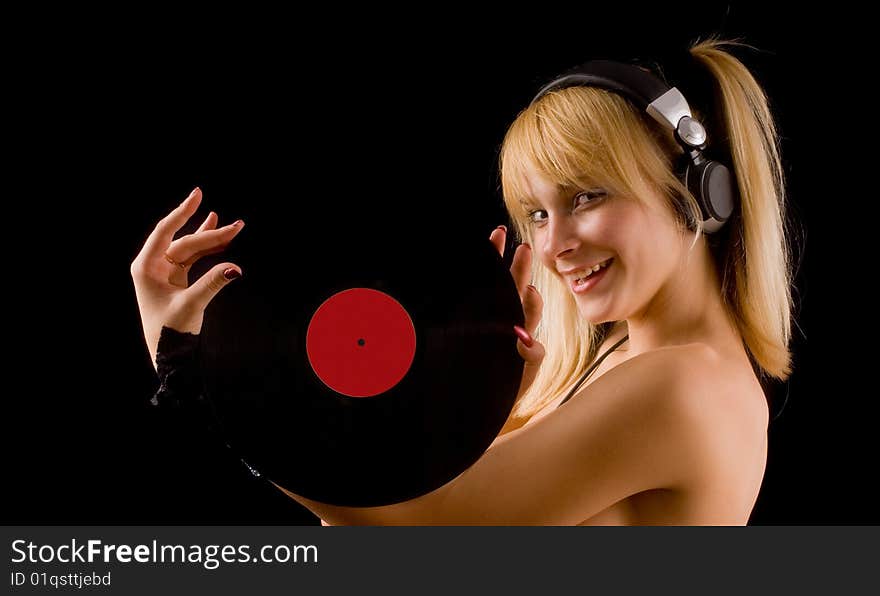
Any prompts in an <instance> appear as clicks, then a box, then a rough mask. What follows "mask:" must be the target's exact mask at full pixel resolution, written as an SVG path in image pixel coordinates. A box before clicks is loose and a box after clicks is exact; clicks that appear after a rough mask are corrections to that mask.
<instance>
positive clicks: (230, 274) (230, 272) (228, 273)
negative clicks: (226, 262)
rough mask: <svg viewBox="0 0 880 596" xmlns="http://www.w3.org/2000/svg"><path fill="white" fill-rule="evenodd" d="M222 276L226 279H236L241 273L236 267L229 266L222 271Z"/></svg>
mask: <svg viewBox="0 0 880 596" xmlns="http://www.w3.org/2000/svg"><path fill="white" fill-rule="evenodd" d="M223 277H225V278H226V279H228V280H233V279H238V278H239V277H241V273H239V272H238V269H233V268H232V267H230V268H229V269H227V270H225V271H224V272H223Z"/></svg>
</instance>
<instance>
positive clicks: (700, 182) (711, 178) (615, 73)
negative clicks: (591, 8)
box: [532, 60, 738, 234]
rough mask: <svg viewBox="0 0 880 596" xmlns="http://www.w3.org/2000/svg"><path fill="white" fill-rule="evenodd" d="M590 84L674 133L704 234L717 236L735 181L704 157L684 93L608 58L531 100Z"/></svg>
mask: <svg viewBox="0 0 880 596" xmlns="http://www.w3.org/2000/svg"><path fill="white" fill-rule="evenodd" d="M576 86H588V87H599V88H602V89H605V90H608V91H613V92H615V93H618V94H619V95H622V96H624V97H626V98H627V99H629V100H630V101H632V102H633V103H634V104H635V105H636V106H638V107H639V109H641V110H643V111H645V112H647V113H648V114H649V115H650V116H651V117H652V118H654V120H656V121H657V122H659V123H660V124H661V125H663V126H664V127H665V128H668V129H671V130H672V131H674V134H675V140H676V141H678V144H679V145H681V147H682V149H684V160H685V161H686V163H685V166H684V179H683V182H684V184H685V185H687V187H688V189H689V190H690V191H691V193H692V194H693V195H694V197H696V199H697V202H698V203H699V204H700V210H701V211H702V215H703V221H702V222H700V227H701V228H702V229H703V232H705V233H707V234H711V233H713V232H717V231H718V230H720V229H721V227H722V226H723V225H724V222H726V221H727V219H728V218H729V217H730V215H731V214H732V213H733V208H734V205H735V204H736V202H737V200H736V199H737V195H738V192H737V185H736V180H735V179H734V178H733V176H732V175H731V173H730V170H729V169H728V168H727V167H726V166H725V165H724V164H722V163H719V162H717V161H714V160H711V159H708V158H706V157H705V156H704V155H703V151H704V150H705V149H706V146H707V144H706V129H705V128H704V127H703V125H702V124H701V123H700V122H699V121H698V120H696V119H694V118H693V117H692V116H691V109H690V106H688V103H687V100H686V99H685V98H684V95H682V94H681V92H680V91H679V90H678V89H676V88H675V87H670V86H669V85H667V84H666V83H664V82H663V81H662V80H661V79H660V78H659V77H657V76H655V75H654V74H652V73H651V72H648V71H647V70H643V69H642V68H640V67H638V66H634V65H631V64H625V63H622V62H615V61H612V60H593V61H591V62H587V63H586V64H583V65H582V66H579V67H577V68H575V69H573V70H571V71H569V72H567V73H565V74H563V75H561V76H560V77H558V78H556V79H554V80H553V81H551V82H550V83H548V84H547V85H545V86H544V87H543V88H541V90H540V91H538V94H537V95H536V96H535V98H534V99H533V100H532V103H535V102H536V101H538V100H539V99H541V98H542V97H543V96H544V95H546V94H547V93H550V92H551V91H556V90H558V89H564V88H566V87H576Z"/></svg>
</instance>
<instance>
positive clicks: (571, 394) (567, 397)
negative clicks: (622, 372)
mask: <svg viewBox="0 0 880 596" xmlns="http://www.w3.org/2000/svg"><path fill="white" fill-rule="evenodd" d="M628 339H629V333H627V334H626V335H624V336H623V339H621V340H620V341H619V342H617V343H616V344H614V345H613V346H611V347H610V348H608V350H606V351H605V353H604V354H602V355H601V356H600V357H599V359H598V360H596V361H595V362H594V363H593V365H592V366H591V367H590V368H588V369H587V372H585V373H584V374H583V376H581V378H580V379H578V382H577V383H575V384H574V387H572V388H571V391H569V392H568V395H566V396H565V399H563V400H562V401H561V402H559V406H561V405H562V404H564V403H565V402H567V401H568V400H570V399H571V398H572V396H573V395H574V394H575V393H577V390H578V389H579V388H580V386H581V385H582V384H583V382H584V381H586V380H587V377H589V376H590V374H591V373H592V372H593V371H594V370H596V367H598V366H599V365H600V364H602V361H603V360H605V358H606V357H607V356H608V354H610V353H611V352H613V351H614V350H616V349H617V348H619V347H620V346H621V344H623V342H625V341H626V340H628ZM559 406H556V407H557V408H558V407H559Z"/></svg>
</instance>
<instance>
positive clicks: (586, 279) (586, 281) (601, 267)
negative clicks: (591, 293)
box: [571, 258, 614, 294]
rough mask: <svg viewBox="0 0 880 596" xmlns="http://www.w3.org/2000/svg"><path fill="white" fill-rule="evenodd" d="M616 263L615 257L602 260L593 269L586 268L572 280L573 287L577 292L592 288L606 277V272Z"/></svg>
mask: <svg viewBox="0 0 880 596" xmlns="http://www.w3.org/2000/svg"><path fill="white" fill-rule="evenodd" d="M613 263H614V259H613V258H611V259H607V260H605V261H602V262H601V263H599V264H598V265H596V266H594V267H593V268H592V269H589V270H586V271H584V272H583V273H581V274H578V276H577V277H576V278H574V279H572V280H571V289H572V290H573V291H574V292H575V293H576V294H581V293H583V292H586V291H588V290H590V289H591V288H592V287H593V286H595V285H596V284H597V283H599V281H600V280H601V279H602V278H603V277H605V273H606V272H607V271H608V269H609V268H610V267H611V265H612V264H613Z"/></svg>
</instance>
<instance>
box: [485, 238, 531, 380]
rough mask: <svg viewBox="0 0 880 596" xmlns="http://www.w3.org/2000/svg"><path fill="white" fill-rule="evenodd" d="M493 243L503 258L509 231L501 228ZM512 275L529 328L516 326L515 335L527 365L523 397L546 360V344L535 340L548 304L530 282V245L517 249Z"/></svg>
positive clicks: (518, 349)
mask: <svg viewBox="0 0 880 596" xmlns="http://www.w3.org/2000/svg"><path fill="white" fill-rule="evenodd" d="M489 240H490V241H491V242H492V244H493V245H494V246H495V248H496V249H497V250H498V254H500V255H501V256H502V257H503V256H504V245H505V242H506V240H507V228H505V227H504V226H498V227H497V228H495V229H494V230H493V231H492V233H491V234H490V235H489ZM510 275H511V276H513V281H514V283H515V284H516V289H517V292H519V297H520V300H521V301H522V306H523V314H524V315H525V329H523V328H522V327H519V326H515V327H514V332H515V333H516V334H517V336H518V337H519V340H517V342H516V349H517V351H518V352H519V355H520V356H522V358H523V360H525V363H526V364H525V369H524V370H523V380H522V384H521V385H520V394H522V392H523V391H525V390H526V389H528V387H529V386H530V385H531V384H532V381H533V380H534V378H535V375H537V374H538V369H540V367H541V362H542V361H543V360H544V345H543V344H542V343H541V342H539V341H537V340H535V339H534V333H535V329H537V328H538V323H540V322H541V313H542V311H543V310H544V301H543V299H542V298H541V294H539V293H538V289H537V288H535V286H533V285H531V284H530V283H529V281H531V275H532V248H531V247H530V246H529V245H528V244H520V245H519V246H517V247H516V252H515V253H514V255H513V262H512V263H511V265H510Z"/></svg>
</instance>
